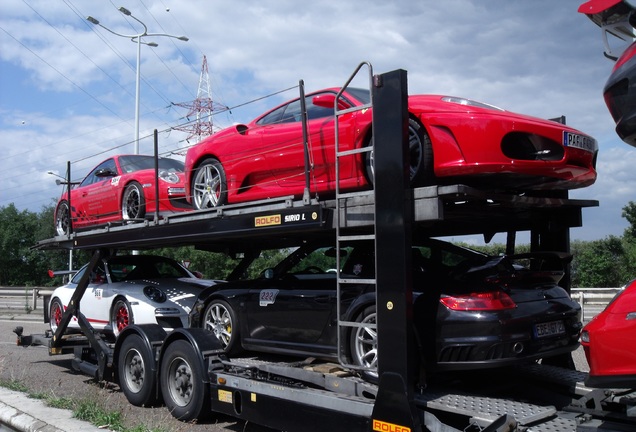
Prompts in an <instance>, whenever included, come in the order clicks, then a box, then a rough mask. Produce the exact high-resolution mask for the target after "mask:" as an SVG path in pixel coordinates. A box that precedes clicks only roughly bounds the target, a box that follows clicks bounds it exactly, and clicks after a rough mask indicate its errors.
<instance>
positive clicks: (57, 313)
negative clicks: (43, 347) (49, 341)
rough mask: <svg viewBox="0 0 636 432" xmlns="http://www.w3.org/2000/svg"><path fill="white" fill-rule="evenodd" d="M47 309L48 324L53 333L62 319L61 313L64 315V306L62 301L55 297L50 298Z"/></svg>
mask: <svg viewBox="0 0 636 432" xmlns="http://www.w3.org/2000/svg"><path fill="white" fill-rule="evenodd" d="M49 311H50V312H49V325H50V326H51V331H52V332H53V333H55V332H56V331H57V327H58V326H59V325H60V322H61V321H62V315H64V306H62V301H61V300H60V299H59V298H57V297H56V298H54V299H53V300H51V306H50V308H49Z"/></svg>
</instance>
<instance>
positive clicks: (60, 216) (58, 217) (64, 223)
mask: <svg viewBox="0 0 636 432" xmlns="http://www.w3.org/2000/svg"><path fill="white" fill-rule="evenodd" d="M70 226H71V211H70V209H69V207H68V201H60V203H59V204H58V205H57V208H56V209H55V232H56V233H57V235H60V236H61V235H67V234H68V232H69V228H70Z"/></svg>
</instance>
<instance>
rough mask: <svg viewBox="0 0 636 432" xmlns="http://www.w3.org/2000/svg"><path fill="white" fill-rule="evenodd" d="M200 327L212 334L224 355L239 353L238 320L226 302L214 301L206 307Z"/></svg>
mask: <svg viewBox="0 0 636 432" xmlns="http://www.w3.org/2000/svg"><path fill="white" fill-rule="evenodd" d="M201 327H202V328H204V329H206V330H209V331H211V332H213V333H214V335H215V336H216V337H217V339H218V340H219V341H220V342H221V345H223V349H224V351H225V353H227V354H238V353H239V352H240V351H241V350H240V345H241V343H240V340H239V327H238V319H237V318H236V313H235V312H234V310H233V309H232V306H230V305H229V303H227V302H226V301H224V300H221V299H214V300H212V301H211V302H210V304H208V305H207V306H206V308H205V312H204V313H203V320H202V322H201Z"/></svg>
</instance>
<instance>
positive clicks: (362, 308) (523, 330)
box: [190, 239, 582, 370]
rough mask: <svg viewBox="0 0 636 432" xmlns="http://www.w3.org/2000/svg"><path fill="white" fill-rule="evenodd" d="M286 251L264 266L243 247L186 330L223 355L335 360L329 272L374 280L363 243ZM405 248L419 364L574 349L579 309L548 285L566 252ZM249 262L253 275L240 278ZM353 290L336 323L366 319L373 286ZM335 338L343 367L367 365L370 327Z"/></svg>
mask: <svg viewBox="0 0 636 432" xmlns="http://www.w3.org/2000/svg"><path fill="white" fill-rule="evenodd" d="M252 252H254V251H252ZM287 252H288V254H287V256H286V257H285V258H284V259H282V260H280V261H279V262H278V264H276V265H274V266H273V267H267V268H263V264H262V256H263V255H266V254H267V252H265V251H264V252H263V253H261V252H260V251H256V252H255V253H249V254H248V253H246V254H245V258H244V259H243V262H241V263H240V264H239V266H238V267H237V269H238V271H235V272H234V273H235V274H234V275H233V276H231V277H230V278H229V279H230V280H229V281H228V283H226V284H222V285H217V286H213V287H210V288H208V289H206V290H204V291H203V292H202V293H201V294H200V296H199V299H198V301H197V302H196V304H195V306H194V308H193V311H192V313H191V316H190V319H191V326H193V327H204V328H207V329H209V330H211V331H213V332H214V333H215V334H216V336H217V337H218V338H219V340H221V342H222V344H223V346H224V347H225V350H226V352H227V353H228V354H236V353H238V352H241V351H244V350H247V351H257V352H268V353H278V354H287V355H294V356H313V357H320V358H326V359H331V360H334V359H337V343H338V342H337V340H338V338H337V336H338V329H337V328H338V326H337V312H336V311H337V298H336V278H337V276H338V275H337V269H340V272H341V276H342V277H346V278H348V279H356V278H359V279H361V280H362V279H369V278H374V277H375V273H374V253H373V243H372V242H368V243H365V242H360V241H358V242H356V243H355V244H353V245H351V246H348V247H341V249H340V251H336V250H335V248H334V247H333V246H332V245H330V244H328V243H325V241H322V242H307V243H305V244H303V245H302V246H300V247H298V248H295V249H288V250H287ZM336 252H339V253H336ZM412 252H413V253H412V256H413V292H414V321H415V327H416V332H417V336H418V340H419V341H420V343H421V344H422V346H424V347H431V346H434V347H435V349H434V350H430V349H426V350H421V352H424V353H427V354H425V356H427V357H428V358H425V359H424V358H423V359H421V360H422V361H426V363H427V367H428V368H429V370H456V369H464V370H468V369H479V368H488V367H497V366H503V365H509V364H514V363H520V362H528V361H535V360H537V359H539V358H546V357H551V356H555V355H559V354H563V353H568V352H570V351H572V350H574V349H576V348H577V347H578V345H579V344H578V337H579V332H580V330H581V327H582V324H581V309H580V306H579V305H578V304H577V303H576V302H574V301H572V300H571V299H570V297H569V295H568V294H567V292H566V291H565V290H564V289H563V288H562V287H560V286H559V285H558V282H559V280H560V279H561V278H562V276H563V274H564V273H563V263H564V262H565V261H567V257H565V256H563V255H560V254H552V253H543V254H526V255H515V256H489V255H485V254H482V253H480V252H476V251H474V250H470V249H467V248H463V247H459V246H456V245H453V244H450V243H447V242H443V241H439V240H433V239H421V240H414V242H413V247H412ZM259 256H261V258H258V257H259ZM270 256H271V255H270ZM337 256H339V257H340V259H341V261H342V263H341V264H342V265H341V266H338V265H337V262H336V260H337V258H336V257H337ZM259 262H260V265H261V269H262V270H261V271H260V275H258V276H252V277H250V276H246V275H248V274H249V267H250V265H251V266H254V265H259ZM257 274H258V273H252V275H257ZM353 286H354V287H355V288H353V289H349V288H348V289H347V294H348V295H347V297H346V298H344V299H343V300H342V303H341V305H342V306H341V310H342V311H344V312H343V316H342V319H343V320H346V321H357V322H366V323H371V324H375V317H376V311H375V292H374V285H369V284H368V283H360V285H355V284H354V285H353ZM343 339H344V340H346V342H344V343H343V342H341V348H342V352H344V353H345V355H346V357H347V360H348V361H349V362H351V364H353V365H360V366H363V367H375V366H376V365H377V339H376V335H375V331H374V330H371V331H369V329H361V328H356V327H352V328H351V329H349V330H347V334H346V337H344V338H343Z"/></svg>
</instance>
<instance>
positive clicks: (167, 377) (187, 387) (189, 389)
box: [161, 340, 210, 421]
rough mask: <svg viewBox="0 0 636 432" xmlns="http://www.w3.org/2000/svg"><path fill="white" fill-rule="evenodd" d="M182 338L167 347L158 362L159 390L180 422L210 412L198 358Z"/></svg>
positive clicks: (194, 418)
mask: <svg viewBox="0 0 636 432" xmlns="http://www.w3.org/2000/svg"><path fill="white" fill-rule="evenodd" d="M198 355H200V354H197V352H196V351H195V349H194V348H193V347H192V345H190V343H188V342H186V341H185V340H176V341H174V342H172V343H171V344H170V345H169V346H168V348H166V351H165V354H164V356H163V361H162V365H161V393H162V394H163V399H164V402H165V404H166V408H168V411H170V413H171V414H172V415H173V416H174V417H175V418H177V419H179V420H182V421H191V420H201V419H202V418H205V417H206V415H208V414H209V404H210V402H209V400H210V397H209V396H208V393H209V390H208V386H207V384H206V383H205V380H204V379H203V378H204V375H203V374H204V373H205V371H204V370H203V368H202V366H201V360H200V359H199V358H198Z"/></svg>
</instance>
